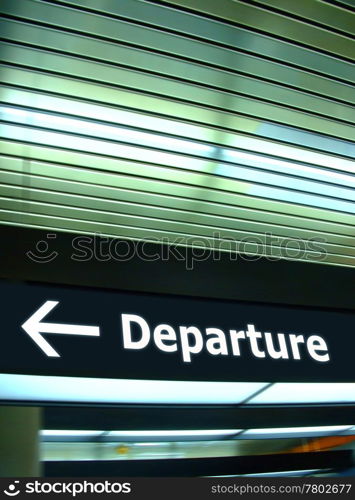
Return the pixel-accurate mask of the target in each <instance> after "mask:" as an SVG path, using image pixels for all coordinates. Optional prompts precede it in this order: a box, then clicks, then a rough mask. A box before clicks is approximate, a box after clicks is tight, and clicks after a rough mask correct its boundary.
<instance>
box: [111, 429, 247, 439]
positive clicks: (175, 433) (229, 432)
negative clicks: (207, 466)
mask: <svg viewBox="0 0 355 500" xmlns="http://www.w3.org/2000/svg"><path fill="white" fill-rule="evenodd" d="M241 431H242V429H221V430H220V429H208V430H168V431H110V432H109V433H108V434H107V437H111V436H112V437H113V436H115V437H135V438H141V437H152V438H159V437H174V438H176V437H184V436H188V437H211V436H213V437H216V436H233V435H234V434H238V433H239V432H241Z"/></svg>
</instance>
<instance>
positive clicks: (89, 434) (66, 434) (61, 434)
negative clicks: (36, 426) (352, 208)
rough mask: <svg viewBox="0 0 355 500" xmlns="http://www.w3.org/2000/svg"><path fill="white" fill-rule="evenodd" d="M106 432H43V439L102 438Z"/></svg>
mask: <svg viewBox="0 0 355 500" xmlns="http://www.w3.org/2000/svg"><path fill="white" fill-rule="evenodd" d="M103 432H104V431H80V430H42V431H40V433H39V434H40V436H41V437H96V436H101V434H102V433H103Z"/></svg>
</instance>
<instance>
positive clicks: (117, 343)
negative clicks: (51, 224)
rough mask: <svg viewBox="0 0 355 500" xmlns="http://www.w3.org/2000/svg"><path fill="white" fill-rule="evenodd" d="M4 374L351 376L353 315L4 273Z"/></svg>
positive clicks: (0, 367)
mask: <svg viewBox="0 0 355 500" xmlns="http://www.w3.org/2000/svg"><path fill="white" fill-rule="evenodd" d="M0 295H1V323H2V333H1V336H2V342H1V350H0V373H13V374H14V373H16V374H24V375H26V374H27V375H52V376H69V377H95V378H113V379H145V380H147V379H149V380H182V381H184V380H191V381H216V382H217V381H230V382H246V381H247V382H261V381H262V382H354V380H355V374H354V371H353V370H352V369H350V367H352V358H353V352H354V349H355V335H354V332H355V315H354V314H351V313H347V312H339V311H327V310H321V309H317V310H315V309H314V310H312V309H306V308H299V307H285V306H276V305H259V304H258V305H257V304H252V303H242V302H232V301H221V300H210V299H196V298H187V297H173V296H162V295H153V294H152V295H150V294H139V293H131V292H127V293H126V292H116V291H107V290H98V289H83V288H79V287H78V288H75V287H64V286H52V285H50V286H49V285H48V286H45V285H39V284H29V283H25V284H16V283H8V282H0Z"/></svg>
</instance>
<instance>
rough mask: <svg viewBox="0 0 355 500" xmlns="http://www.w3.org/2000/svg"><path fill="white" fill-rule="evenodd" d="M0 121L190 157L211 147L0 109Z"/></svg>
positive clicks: (48, 116) (80, 120)
mask: <svg viewBox="0 0 355 500" xmlns="http://www.w3.org/2000/svg"><path fill="white" fill-rule="evenodd" d="M0 113H1V115H2V119H3V120H14V119H17V120H16V121H18V122H20V123H23V124H28V125H33V126H36V127H45V128H57V129H60V130H63V131H65V132H76V133H78V134H87V135H92V136H96V137H102V138H105V139H113V140H116V141H124V142H125V141H127V142H132V143H135V144H139V145H145V146H150V147H155V148H161V149H172V150H174V151H181V152H187V153H191V154H198V153H203V154H205V155H208V154H209V153H211V152H212V151H213V150H214V147H212V146H208V145H206V144H201V143H199V142H196V141H187V140H183V139H175V138H173V137H166V136H163V135H160V134H153V133H148V132H141V131H138V130H130V129H128V128H123V127H120V126H119V125H117V126H113V125H105V124H102V123H97V122H92V121H88V120H84V119H78V118H67V117H65V116H59V115H54V114H49V113H40V112H37V111H29V110H24V109H17V108H10V107H1V108H0Z"/></svg>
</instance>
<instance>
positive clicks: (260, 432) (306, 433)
mask: <svg viewBox="0 0 355 500" xmlns="http://www.w3.org/2000/svg"><path fill="white" fill-rule="evenodd" d="M349 429H351V426H350V425H333V426H326V425H325V426H318V427H281V428H265V429H248V430H247V431H245V432H243V433H242V434H241V435H240V436H238V438H239V439H258V438H259V439H260V438H262V439H273V438H276V437H279V438H289V437H316V436H333V435H334V434H339V433H342V432H343V431H346V430H349Z"/></svg>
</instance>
